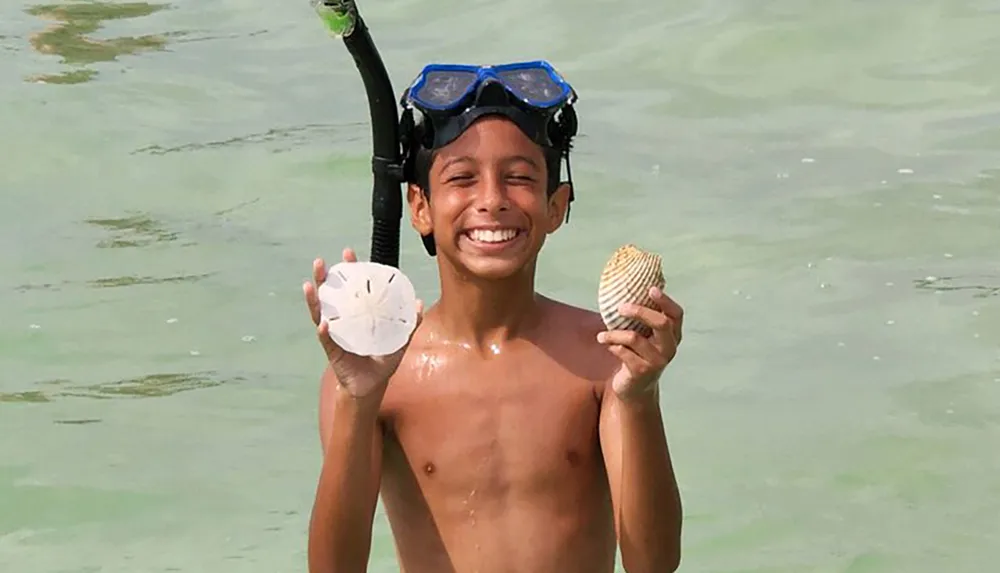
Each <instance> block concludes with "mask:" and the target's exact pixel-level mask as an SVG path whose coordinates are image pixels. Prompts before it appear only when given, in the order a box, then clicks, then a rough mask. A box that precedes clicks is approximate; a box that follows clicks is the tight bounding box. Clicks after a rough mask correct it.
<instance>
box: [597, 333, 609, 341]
mask: <svg viewBox="0 0 1000 573" xmlns="http://www.w3.org/2000/svg"><path fill="white" fill-rule="evenodd" d="M607 339H608V335H607V333H605V332H598V333H597V341H598V342H601V343H603V342H604V341H605V340H607Z"/></svg>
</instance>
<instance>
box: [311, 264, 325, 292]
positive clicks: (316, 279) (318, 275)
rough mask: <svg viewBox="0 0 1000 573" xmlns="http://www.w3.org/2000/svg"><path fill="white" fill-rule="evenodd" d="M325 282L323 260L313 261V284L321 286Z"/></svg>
mask: <svg viewBox="0 0 1000 573" xmlns="http://www.w3.org/2000/svg"><path fill="white" fill-rule="evenodd" d="M325 281H326V263H325V262H323V259H316V260H314V261H313V284H315V285H317V286H318V285H321V284H323V283H324V282H325Z"/></svg>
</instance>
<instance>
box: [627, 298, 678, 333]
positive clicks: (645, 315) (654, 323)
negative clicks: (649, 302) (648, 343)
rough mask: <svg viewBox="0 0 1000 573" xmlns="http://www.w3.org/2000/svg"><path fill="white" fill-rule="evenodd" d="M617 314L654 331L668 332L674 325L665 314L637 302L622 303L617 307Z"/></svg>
mask: <svg viewBox="0 0 1000 573" xmlns="http://www.w3.org/2000/svg"><path fill="white" fill-rule="evenodd" d="M618 314H620V315H622V316H624V317H627V318H634V319H636V320H638V321H639V322H642V323H643V324H645V325H646V326H648V327H649V328H650V329H652V330H653V332H654V333H656V332H668V331H670V330H671V329H672V328H673V326H674V325H673V321H672V320H670V318H669V317H668V316H667V315H666V314H664V313H662V312H660V311H659V310H655V309H652V308H649V307H646V306H641V305H638V304H629V303H622V304H621V305H620V306H619V307H618Z"/></svg>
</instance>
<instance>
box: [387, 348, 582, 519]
mask: <svg viewBox="0 0 1000 573" xmlns="http://www.w3.org/2000/svg"><path fill="white" fill-rule="evenodd" d="M384 411H385V414H386V421H387V422H388V426H389V428H391V430H392V433H393V435H394V437H395V440H396V443H397V447H398V449H399V452H398V455H399V456H398V460H397V464H398V463H402V462H403V460H405V465H406V466H407V467H408V469H409V473H410V474H411V475H412V478H413V479H414V480H415V481H416V482H417V484H419V487H420V489H421V490H424V491H425V492H427V493H438V494H440V495H442V496H444V497H449V496H450V495H464V496H474V497H480V498H483V499H492V500H497V501H498V502H500V501H510V499H511V498H517V497H528V498H530V497H533V496H534V495H551V493H552V492H553V491H554V490H557V489H558V488H560V487H565V486H566V484H568V483H573V482H574V481H576V482H579V480H580V475H581V474H582V475H586V476H590V475H592V474H593V473H594V471H595V470H596V468H598V467H600V466H601V464H600V463H599V462H600V448H599V445H598V444H599V442H598V418H599V406H598V401H597V398H596V395H595V392H594V385H593V383H592V382H591V381H588V380H584V379H580V378H578V377H575V376H573V375H572V374H571V373H569V372H566V371H564V370H562V369H560V368H558V367H550V366H547V365H546V364H545V363H544V361H536V362H534V363H532V362H531V361H506V362H500V361H496V362H490V361H485V362H479V363H470V364H461V363H456V364H454V365H452V367H449V368H444V369H441V371H440V372H438V373H436V374H435V376H434V377H428V378H424V379H421V378H420V377H416V376H413V377H402V378H400V379H399V380H394V382H393V385H392V386H391V390H390V393H389V394H387V396H386V400H385V408H384ZM389 453H390V454H391V452H389ZM390 461H391V460H390ZM387 469H390V468H387Z"/></svg>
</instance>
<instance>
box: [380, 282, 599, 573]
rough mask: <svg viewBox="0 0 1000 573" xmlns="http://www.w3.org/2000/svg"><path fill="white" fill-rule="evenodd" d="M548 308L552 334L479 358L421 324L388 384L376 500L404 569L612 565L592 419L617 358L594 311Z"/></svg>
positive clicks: (434, 571)
mask: <svg viewBox="0 0 1000 573" xmlns="http://www.w3.org/2000/svg"><path fill="white" fill-rule="evenodd" d="M545 308H546V309H547V310H546V311H545V312H547V313H552V314H555V315H556V316H552V317H548V319H547V320H545V321H542V322H543V323H544V324H549V325H555V326H554V328H557V329H558V330H559V333H558V334H557V335H555V336H553V334H555V333H551V332H550V333H543V332H539V333H536V335H534V336H533V335H529V336H528V339H527V340H515V341H509V342H508V343H506V344H505V346H504V348H503V350H502V352H500V354H498V355H496V356H487V357H486V358H484V357H483V356H482V355H481V354H479V353H478V352H473V351H471V350H469V351H461V350H459V349H456V348H454V347H449V348H444V347H440V346H439V345H435V344H434V343H431V342H429V340H430V339H432V338H433V337H429V336H427V335H426V332H427V331H428V330H431V331H432V330H433V325H425V326H424V327H422V328H421V331H422V332H421V333H418V335H417V336H415V338H414V341H413V343H412V344H411V346H410V349H409V350H408V352H407V356H406V357H405V358H404V361H403V363H402V364H401V366H400V368H399V370H398V371H397V373H396V375H395V376H394V378H393V379H392V381H391V382H390V385H389V389H388V391H387V393H386V396H385V399H384V400H383V403H382V411H381V421H382V425H383V431H384V435H385V440H384V454H383V466H382V468H383V469H382V486H381V495H382V500H383V504H384V506H385V508H386V512H387V514H388V518H389V522H390V525H391V527H392V530H393V534H394V537H395V540H396V547H397V552H398V556H399V561H400V565H401V568H402V571H404V572H405V573H449V572H455V573H492V572H508V571H509V572H511V573H514V572H517V573H535V572H537V573H552V572H554V571H559V572H566V573H590V572H593V573H610V572H611V571H613V569H614V556H615V537H614V527H613V522H612V517H611V505H610V497H609V494H608V485H607V477H606V473H605V470H604V460H603V458H602V455H601V448H600V443H599V440H598V419H599V414H600V400H601V396H602V392H603V387H604V383H605V382H604V381H605V380H607V378H608V376H609V375H610V372H611V369H612V368H613V366H614V362H613V361H612V360H610V354H609V353H607V351H606V350H604V349H603V348H601V347H600V346H599V345H598V344H597V343H596V340H595V336H596V334H597V332H598V331H599V330H600V328H601V326H600V319H599V318H597V317H596V315H593V314H592V313H589V312H586V311H582V310H579V309H574V308H572V307H568V306H564V305H559V304H558V303H553V302H550V301H546V304H545ZM549 328H553V327H549ZM544 341H549V342H544Z"/></svg>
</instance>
